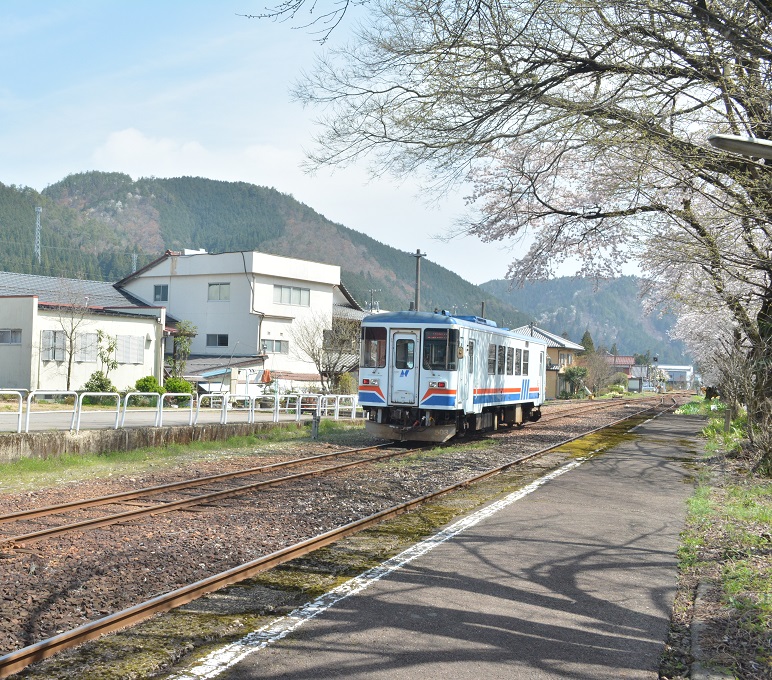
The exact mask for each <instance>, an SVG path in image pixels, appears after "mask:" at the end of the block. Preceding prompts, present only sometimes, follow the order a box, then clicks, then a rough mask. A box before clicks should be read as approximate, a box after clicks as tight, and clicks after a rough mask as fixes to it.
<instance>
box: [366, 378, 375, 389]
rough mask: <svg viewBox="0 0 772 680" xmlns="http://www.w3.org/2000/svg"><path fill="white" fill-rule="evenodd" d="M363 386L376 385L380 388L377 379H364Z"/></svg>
mask: <svg viewBox="0 0 772 680" xmlns="http://www.w3.org/2000/svg"><path fill="white" fill-rule="evenodd" d="M362 384H363V385H375V386H376V387H377V386H378V379H377V378H363V379H362Z"/></svg>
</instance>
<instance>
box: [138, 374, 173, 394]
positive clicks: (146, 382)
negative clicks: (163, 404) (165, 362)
mask: <svg viewBox="0 0 772 680" xmlns="http://www.w3.org/2000/svg"><path fill="white" fill-rule="evenodd" d="M134 388H135V389H136V390H137V392H158V394H163V393H164V392H165V391H166V390H165V389H164V388H163V387H162V386H161V385H159V384H158V380H156V378H155V376H152V375H146V376H145V377H144V378H140V379H139V380H137V382H136V383H134Z"/></svg>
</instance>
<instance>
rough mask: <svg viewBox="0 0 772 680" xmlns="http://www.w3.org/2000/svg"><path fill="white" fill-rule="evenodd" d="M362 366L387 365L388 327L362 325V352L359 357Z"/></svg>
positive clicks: (379, 366) (377, 366)
mask: <svg viewBox="0 0 772 680" xmlns="http://www.w3.org/2000/svg"><path fill="white" fill-rule="evenodd" d="M359 365H360V366H361V367H362V368H383V367H384V366H385V365H386V329H385V328H381V327H375V328H371V327H369V326H363V327H362V352H361V355H360V358H359Z"/></svg>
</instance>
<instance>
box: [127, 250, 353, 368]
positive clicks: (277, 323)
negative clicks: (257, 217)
mask: <svg viewBox="0 0 772 680" xmlns="http://www.w3.org/2000/svg"><path fill="white" fill-rule="evenodd" d="M211 283H228V284H230V300H228V301H210V300H208V292H209V284H211ZM338 284H340V267H338V266H334V265H327V264H322V263H320V262H310V261H308V260H298V259H294V258H289V257H280V256H277V255H268V254H266V253H258V252H243V253H242V252H237V253H219V254H210V253H198V254H189V255H172V256H169V257H166V258H164V259H162V260H160V261H159V262H158V263H157V264H156V265H155V266H153V267H151V268H149V269H147V270H145V271H141V272H139V273H138V275H137V276H136V277H134V278H129V280H128V281H126V282H125V283H124V284H123V285H124V287H125V289H126V290H127V291H128V292H130V293H131V294H132V295H135V296H136V297H138V298H140V299H141V300H144V301H145V302H147V303H148V304H164V305H166V307H167V309H168V312H169V314H170V315H171V316H173V317H175V318H177V319H179V320H181V321H183V320H184V321H189V322H191V323H192V324H193V325H194V326H196V329H197V336H196V337H195V338H194V339H193V342H192V343H191V353H192V354H197V355H205V356H206V355H208V356H211V357H212V358H213V359H218V358H219V359H222V360H223V361H228V360H229V359H230V358H231V357H234V356H235V357H239V356H254V355H257V354H260V353H262V350H261V345H262V340H285V341H288V342H289V343H290V351H289V353H288V354H281V353H276V354H275V353H271V354H270V355H269V359H268V362H267V364H266V367H267V368H269V369H270V370H271V371H289V372H293V373H316V368H315V367H314V365H313V363H311V362H309V361H308V360H306V359H304V358H302V357H301V356H299V355H298V354H297V353H296V352H294V351H293V347H292V339H291V330H290V326H291V324H292V322H293V321H294V320H295V319H297V318H303V317H306V316H308V315H311V314H313V313H321V314H323V315H325V316H326V317H327V318H329V319H330V324H331V319H332V303H333V290H334V286H336V285H338ZM156 285H167V286H168V301H166V302H156V301H154V299H153V293H154V288H155V286H156ZM276 285H281V286H290V287H297V288H304V289H308V290H309V291H310V299H309V301H310V305H309V306H308V307H305V306H300V305H293V304H277V303H275V302H274V286H276ZM214 334H218V335H227V336H228V344H227V345H224V346H216V347H212V346H207V344H206V339H207V338H206V336H207V335H214Z"/></svg>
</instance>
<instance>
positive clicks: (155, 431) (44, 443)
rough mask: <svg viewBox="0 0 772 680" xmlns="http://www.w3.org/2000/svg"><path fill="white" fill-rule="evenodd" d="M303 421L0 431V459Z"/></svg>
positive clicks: (208, 437) (214, 437) (206, 436)
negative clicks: (76, 430) (62, 430)
mask: <svg viewBox="0 0 772 680" xmlns="http://www.w3.org/2000/svg"><path fill="white" fill-rule="evenodd" d="M300 427H303V424H302V423H298V422H295V421H293V422H288V423H229V424H227V425H219V424H212V425H195V426H192V427H189V426H186V425H183V426H174V427H136V428H127V429H120V430H81V431H80V432H77V433H76V432H59V431H56V432H29V433H21V434H16V433H13V434H0V463H10V462H11V461H14V460H19V459H20V458H48V457H51V456H60V455H62V454H76V455H77V454H86V453H107V452H109V451H130V450H132V449H142V448H145V447H151V446H155V447H160V446H168V445H169V444H190V443H191V442H206V441H224V440H226V439H228V438H229V437H238V436H249V435H251V434H255V433H257V432H261V431H265V430H269V429H275V428H281V429H284V430H294V429H297V428H300Z"/></svg>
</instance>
